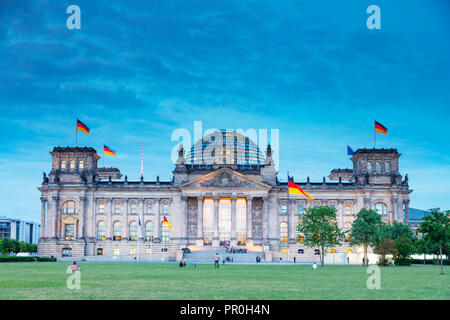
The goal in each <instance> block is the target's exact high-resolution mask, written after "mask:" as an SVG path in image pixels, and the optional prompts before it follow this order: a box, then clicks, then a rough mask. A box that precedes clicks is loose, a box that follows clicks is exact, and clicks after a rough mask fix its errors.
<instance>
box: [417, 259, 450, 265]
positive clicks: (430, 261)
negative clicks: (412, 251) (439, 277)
mask: <svg viewBox="0 0 450 320" xmlns="http://www.w3.org/2000/svg"><path fill="white" fill-rule="evenodd" d="M423 261H424V260H423V259H412V260H411V263H412V264H423ZM425 264H435V265H438V264H440V261H439V259H425ZM442 264H444V265H446V266H450V260H449V259H443V260H442Z"/></svg>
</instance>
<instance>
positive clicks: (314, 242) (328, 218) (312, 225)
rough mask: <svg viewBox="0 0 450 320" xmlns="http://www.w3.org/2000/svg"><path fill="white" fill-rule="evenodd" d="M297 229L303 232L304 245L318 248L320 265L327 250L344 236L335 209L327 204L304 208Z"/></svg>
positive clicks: (339, 242)
mask: <svg viewBox="0 0 450 320" xmlns="http://www.w3.org/2000/svg"><path fill="white" fill-rule="evenodd" d="M297 230H298V231H299V232H301V233H303V237H304V243H305V245H306V246H308V247H313V248H317V249H318V250H319V252H320V263H321V265H322V266H324V261H325V255H326V254H327V253H328V250H329V249H330V248H333V247H335V246H337V245H340V244H341V241H342V239H343V238H344V233H343V232H342V231H341V230H340V229H339V226H338V223H337V220H336V210H335V209H334V208H331V207H329V206H318V207H312V208H308V209H306V212H305V214H304V215H303V216H302V219H301V221H300V222H299V224H298V226H297Z"/></svg>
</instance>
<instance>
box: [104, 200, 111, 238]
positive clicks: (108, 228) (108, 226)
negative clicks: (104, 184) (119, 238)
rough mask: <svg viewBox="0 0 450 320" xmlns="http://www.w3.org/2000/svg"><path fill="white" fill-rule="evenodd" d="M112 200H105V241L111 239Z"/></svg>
mask: <svg viewBox="0 0 450 320" xmlns="http://www.w3.org/2000/svg"><path fill="white" fill-rule="evenodd" d="M112 201H113V200H112V198H108V199H106V206H105V207H106V208H105V212H106V235H105V236H106V237H105V238H106V240H112V238H113V222H112V214H113V212H112Z"/></svg>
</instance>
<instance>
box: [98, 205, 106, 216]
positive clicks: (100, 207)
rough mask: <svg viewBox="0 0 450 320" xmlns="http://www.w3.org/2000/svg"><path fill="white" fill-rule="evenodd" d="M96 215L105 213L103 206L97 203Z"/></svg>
mask: <svg viewBox="0 0 450 320" xmlns="http://www.w3.org/2000/svg"><path fill="white" fill-rule="evenodd" d="M97 213H98V214H104V213H105V204H104V203H99V204H98V206H97Z"/></svg>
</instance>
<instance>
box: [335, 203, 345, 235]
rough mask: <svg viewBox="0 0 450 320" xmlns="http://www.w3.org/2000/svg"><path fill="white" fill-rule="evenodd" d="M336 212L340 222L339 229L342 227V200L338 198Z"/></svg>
mask: <svg viewBox="0 0 450 320" xmlns="http://www.w3.org/2000/svg"><path fill="white" fill-rule="evenodd" d="M336 209H337V211H338V212H337V214H338V221H339V224H340V227H341V229H342V228H344V200H338V205H337V208H336Z"/></svg>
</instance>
